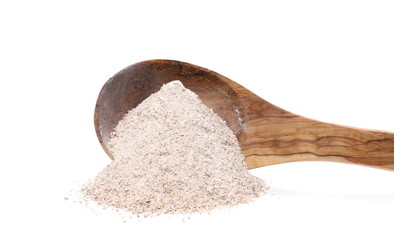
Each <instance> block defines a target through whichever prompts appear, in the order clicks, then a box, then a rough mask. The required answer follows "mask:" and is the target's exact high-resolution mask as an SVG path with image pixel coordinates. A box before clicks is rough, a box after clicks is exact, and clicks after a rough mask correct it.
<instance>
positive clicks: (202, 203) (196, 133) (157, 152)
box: [82, 81, 266, 216]
mask: <svg viewBox="0 0 394 240" xmlns="http://www.w3.org/2000/svg"><path fill="white" fill-rule="evenodd" d="M110 147H111V153H112V154H113V156H114V161H113V162H111V164H109V165H108V166H106V167H105V168H104V169H103V170H102V171H101V172H100V173H99V174H98V175H97V176H96V177H95V178H94V179H93V180H92V181H90V182H89V183H88V184H86V185H84V187H83V188H82V193H83V195H84V196H85V197H86V198H87V199H91V200H94V201H96V202H98V203H99V204H103V205H105V206H112V207H116V208H121V209H124V210H127V211H130V212H132V213H135V214H143V215H145V216H150V215H160V214H178V213H180V214H189V213H194V212H199V213H202V212H209V211H210V210H212V209H214V208H218V207H228V206H234V205H237V204H241V203H247V202H249V201H251V200H252V199H253V198H255V197H258V196H259V195H260V194H261V193H263V192H264V190H265V189H266V186H265V184H264V182H263V180H261V179H259V178H257V177H255V176H253V175H251V174H250V173H249V172H248V169H247V167H246V164H245V162H244V156H243V155H242V154H241V152H240V147H239V143H238V141H237V138H236V136H235V135H234V134H233V132H232V131H231V130H230V128H229V127H228V126H227V124H226V122H225V121H223V120H222V119H221V118H220V117H219V116H217V115H216V114H215V113H214V112H213V111H212V109H209V108H208V107H207V106H205V105H204V104H203V103H202V102H201V100H200V99H199V97H198V96H197V95H196V94H195V93H193V92H192V91H190V90H188V89H186V88H185V87H184V86H183V85H182V83H181V82H180V81H172V82H170V83H167V84H165V85H163V86H162V87H161V89H160V91H158V92H157V93H154V94H152V95H151V96H149V97H148V98H147V99H145V100H144V101H143V102H142V103H141V104H139V105H138V106H137V107H136V108H134V109H132V110H131V111H129V112H128V113H127V114H126V115H125V116H124V118H123V119H122V120H121V121H120V122H119V123H118V125H117V126H116V128H115V129H114V131H113V133H112V137H111V141H110Z"/></svg>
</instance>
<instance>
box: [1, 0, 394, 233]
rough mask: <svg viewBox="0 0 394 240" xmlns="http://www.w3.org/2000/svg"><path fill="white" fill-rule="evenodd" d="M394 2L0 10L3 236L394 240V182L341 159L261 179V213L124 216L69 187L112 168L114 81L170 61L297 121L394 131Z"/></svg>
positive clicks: (257, 207)
mask: <svg viewBox="0 0 394 240" xmlns="http://www.w3.org/2000/svg"><path fill="white" fill-rule="evenodd" d="M393 13H394V4H393V3H392V1H379V0H373V1H372V0H371V1H363V0H359V1H349V0H341V1H336V0H330V1H304V0H301V1H280V0H279V1H245V0H244V1H237V2H236V1H201V0H200V1H107V2H103V1H62V2H61V1H1V2H0V43H1V44H0V81H1V85H0V111H1V118H0V123H1V124H0V133H1V135H0V136H1V138H0V141H1V145H0V146H1V166H0V194H1V195H0V223H1V225H0V226H1V227H0V228H1V230H0V238H1V239H153V238H154V239H210V238H215V239H229V238H231V239H235V238H240V239H303V240H306V239H394V232H393V227H394V172H389V171H383V170H377V169H371V168H366V167H359V166H351V165H345V164H337V163H323V162H313V163H289V164H283V165H275V166H270V167H265V168H260V169H255V170H252V173H253V174H255V175H257V176H259V177H261V178H263V179H265V180H267V181H268V183H269V184H270V186H271V189H270V190H269V191H268V193H267V194H266V195H264V196H263V197H261V198H260V199H258V200H257V201H256V202H255V203H252V204H249V205H246V206H241V207H238V208H234V209H230V210H227V211H215V212H213V213H212V214H211V215H208V216H207V215H203V216H195V217H192V218H191V219H190V220H188V221H186V222H182V221H181V220H179V219H177V218H171V219H169V218H167V217H161V218H160V217H159V218H153V219H141V220H138V221H137V220H134V219H132V220H129V221H127V222H126V223H123V221H122V219H121V218H120V217H119V215H117V214H114V213H111V212H109V211H104V212H103V211H101V212H100V211H98V210H97V211H96V213H94V212H92V211H91V210H88V208H86V207H84V206H82V205H81V204H79V203H74V202H73V200H71V199H70V200H69V201H65V200H64V197H65V196H68V194H69V192H70V190H72V189H75V188H76V186H77V185H78V184H80V183H84V182H86V181H87V180H88V179H90V178H92V177H94V176H95V174H96V173H97V172H98V171H99V170H100V169H102V168H103V167H104V166H105V165H106V164H108V163H109V162H110V160H109V158H108V157H107V156H106V155H105V153H104V151H103V150H102V149H101V147H100V145H99V143H98V141H97V138H96V135H95V131H94V126H93V111H94V106H95V102H96V98H97V95H98V93H99V91H100V89H101V87H102V85H103V84H104V83H105V81H106V80H107V79H108V78H110V77H111V76H112V75H113V74H115V73H116V72H117V71H119V70H121V69H122V68H124V67H126V66H128V65H130V64H133V63H135V62H138V61H142V60H148V59H156V58H165V59H175V60H181V61H186V62H190V63H193V64H197V65H200V66H203V67H206V68H209V69H212V70H214V71H216V72H218V73H220V74H223V75H225V76H227V77H229V78H231V79H233V80H235V81H237V82H238V83H240V84H241V85H243V86H245V87H247V88H248V89H250V90H252V91H253V92H255V93H256V94H258V95H259V96H261V97H262V98H264V99H266V100H268V101H269V102H272V103H274V104H275V105H277V106H280V107H282V108H284V109H286V110H289V111H291V112H294V113H297V114H300V115H303V116H306V117H309V118H314V119H318V120H322V121H325V122H332V123H339V124H343V125H349V126H356V127H362V128H370V129H380V130H386V131H392V132H394V111H393V103H394V95H393V85H392V82H393V80H394V67H393V66H394V44H393V43H394V14H393Z"/></svg>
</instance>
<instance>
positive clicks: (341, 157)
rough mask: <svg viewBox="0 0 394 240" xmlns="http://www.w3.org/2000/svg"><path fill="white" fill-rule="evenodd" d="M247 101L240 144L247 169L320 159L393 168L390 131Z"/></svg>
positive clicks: (392, 140)
mask: <svg viewBox="0 0 394 240" xmlns="http://www.w3.org/2000/svg"><path fill="white" fill-rule="evenodd" d="M249 100H250V98H249ZM249 103H250V104H249V106H248V107H247V108H248V109H249V110H248V111H249V112H248V130H247V131H248V134H247V138H246V139H244V143H243V144H242V147H243V153H244V155H245V156H246V162H247V165H248V167H249V168H250V169H251V168H257V167H262V166H266V165H271V164H277V163H285V162H294V161H304V160H323V161H334V162H343V163H353V164H358V165H364V166H370V167H377V168H381V169H386V170H392V171H394V133H389V132H383V131H374V130H365V129H358V128H352V127H345V126H339V125H335V124H329V123H323V122H319V121H315V120H311V119H308V118H305V117H301V116H298V115H295V114H292V113H289V112H287V111H284V110H282V109H280V108H278V107H276V106H273V105H272V104H270V103H268V102H266V101H265V100H262V99H259V101H258V103H257V104H253V103H251V102H249ZM269 109H271V110H269ZM261 110H262V111H261ZM259 113H263V114H259Z"/></svg>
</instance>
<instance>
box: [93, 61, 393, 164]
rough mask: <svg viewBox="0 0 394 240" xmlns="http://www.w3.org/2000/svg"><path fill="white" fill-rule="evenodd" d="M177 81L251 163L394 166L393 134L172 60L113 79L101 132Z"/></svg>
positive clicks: (105, 92)
mask: <svg viewBox="0 0 394 240" xmlns="http://www.w3.org/2000/svg"><path fill="white" fill-rule="evenodd" d="M173 80H179V81H181V82H182V84H183V85H184V86H185V87H186V88H188V89H190V90H191V91H193V92H195V93H196V94H197V95H198V96H199V97H200V99H201V100H202V102H203V103H204V104H205V105H207V106H208V107H209V108H212V110H213V111H214V112H215V113H216V114H218V115H219V116H220V117H221V118H222V119H224V120H225V121H226V122H227V124H228V126H229V127H230V129H231V130H232V131H233V132H234V134H235V135H236V136H237V138H238V140H239V143H240V146H241V149H242V153H243V154H244V155H245V161H246V163H247V165H248V168H249V169H251V168H256V167H262V166H267V165H272V164H277V163H286V162H294V161H311V160H322V161H334V162H343V163H353V164H358V165H364V166H370V167H377V168H381V169H386V170H394V133H389V132H384V131H376V130H366V129H359V128H352V127H345V126H340V125H335V124H329V123H324V122H319V121H316V120H312V119H308V118H305V117H302V116H299V115H296V114H293V113H290V112H288V111H285V110H283V109H281V108H279V107H277V106H275V105H273V104H271V103H269V102H267V101H265V100H264V99H262V98H260V97H258V96H257V95H255V94H254V93H252V92H251V91H249V90H248V89H246V88H244V87H242V86H241V85H239V84H238V83H236V82H234V81H232V80H230V79H229V78H226V77H224V76H222V75H220V74H218V73H216V72H214V71H211V70H209V69H206V68H203V67H199V66H196V65H193V64H189V63H185V62H179V61H173V60H149V61H144V62H139V63H136V64H133V65H131V66H129V67H127V68H125V69H123V70H121V71H120V72H118V73H117V74H115V75H114V76H113V77H112V78H110V79H109V80H108V81H107V82H106V83H105V84H104V86H103V87H102V89H101V91H100V94H99V96H98V99H97V103H96V108H95V114H94V123H95V128H96V133H97V137H98V139H99V141H100V143H101V145H102V147H103V149H104V150H105V152H106V153H107V154H108V156H109V157H110V158H111V159H113V156H112V154H111V148H110V146H109V144H108V143H109V141H110V138H111V132H112V131H113V130H114V128H115V127H116V125H117V123H118V122H119V121H120V120H121V119H122V118H123V116H124V115H125V114H126V113H127V112H128V111H129V110H131V109H133V108H135V107H136V106H137V105H138V104H139V103H141V102H142V101H143V100H145V99H146V98H147V97H149V96H150V95H151V94H152V93H155V92H157V91H159V90H160V87H161V86H162V85H163V84H165V83H168V82H171V81H173Z"/></svg>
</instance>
